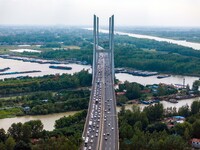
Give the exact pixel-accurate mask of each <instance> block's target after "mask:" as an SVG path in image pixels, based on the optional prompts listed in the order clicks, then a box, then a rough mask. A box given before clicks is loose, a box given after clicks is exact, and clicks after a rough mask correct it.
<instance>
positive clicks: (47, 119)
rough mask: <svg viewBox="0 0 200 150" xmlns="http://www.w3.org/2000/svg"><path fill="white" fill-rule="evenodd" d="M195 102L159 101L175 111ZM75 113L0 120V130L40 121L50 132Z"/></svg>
mask: <svg viewBox="0 0 200 150" xmlns="http://www.w3.org/2000/svg"><path fill="white" fill-rule="evenodd" d="M195 100H200V98H192V99H187V100H180V101H179V102H178V103H176V104H173V103H170V102H166V101H161V103H162V104H163V106H164V108H167V107H176V108H177V110H178V108H180V107H181V106H184V105H188V106H190V105H191V104H192V102H193V101H195ZM133 105H135V104H129V105H126V109H130V110H131V109H132V106H133ZM138 106H139V107H140V108H141V109H143V108H144V107H146V106H148V105H144V104H138ZM120 109H121V107H117V111H118V112H119V111H120ZM75 113H77V111H73V112H65V113H57V114H49V115H38V116H21V117H15V118H5V119H0V128H3V129H4V130H6V131H7V130H8V128H9V127H10V126H11V125H12V124H13V123H18V122H22V123H24V122H27V121H30V120H38V119H39V120H41V121H42V123H43V125H44V129H45V130H49V131H52V130H53V129H54V125H55V121H56V120H58V119H59V118H61V117H64V116H66V117H67V116H69V115H73V114H75Z"/></svg>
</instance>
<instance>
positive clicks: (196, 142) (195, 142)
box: [191, 138, 200, 149]
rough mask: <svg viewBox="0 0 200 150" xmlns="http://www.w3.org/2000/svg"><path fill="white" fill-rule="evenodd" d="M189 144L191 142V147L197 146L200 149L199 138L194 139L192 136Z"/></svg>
mask: <svg viewBox="0 0 200 150" xmlns="http://www.w3.org/2000/svg"><path fill="white" fill-rule="evenodd" d="M191 142H192V143H191V144H192V147H193V148H198V149H200V139H195V138H193V139H192V140H191Z"/></svg>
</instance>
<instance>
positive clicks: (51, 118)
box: [0, 111, 78, 131]
mask: <svg viewBox="0 0 200 150" xmlns="http://www.w3.org/2000/svg"><path fill="white" fill-rule="evenodd" d="M77 112H78V111H72V112H64V113H56V114H48V115H38V116H21V117H15V118H5V119H0V128H3V129H4V130H5V131H7V130H8V128H9V127H10V126H11V125H12V124H13V123H18V122H21V123H24V122H27V121H30V120H41V121H42V123H43V125H44V129H45V130H49V131H51V130H53V129H54V124H55V121H56V120H58V119H60V118H61V117H64V116H66V117H68V116H69V115H74V114H75V113H77Z"/></svg>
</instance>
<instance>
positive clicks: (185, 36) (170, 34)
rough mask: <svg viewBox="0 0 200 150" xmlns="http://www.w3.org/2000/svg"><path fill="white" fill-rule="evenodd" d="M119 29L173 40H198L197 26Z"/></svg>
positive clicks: (199, 33) (199, 35) (199, 36)
mask: <svg viewBox="0 0 200 150" xmlns="http://www.w3.org/2000/svg"><path fill="white" fill-rule="evenodd" d="M118 30H120V31H124V32H127V33H135V34H143V35H152V36H158V37H164V38H170V39H175V40H185V41H191V42H198V43H199V42H200V30H199V28H181V29H180V28H154V27H150V28H132V27H130V28H123V27H122V28H118Z"/></svg>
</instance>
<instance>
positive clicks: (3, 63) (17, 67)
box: [0, 58, 199, 130]
mask: <svg viewBox="0 0 200 150" xmlns="http://www.w3.org/2000/svg"><path fill="white" fill-rule="evenodd" d="M61 65H64V64H61ZM66 66H70V67H72V70H57V69H50V68H49V64H38V63H31V62H23V61H18V60H11V59H3V58H0V68H5V67H10V68H11V69H10V70H8V71H7V72H10V71H30V70H41V71H42V72H39V73H32V74H22V75H9V76H0V79H4V78H9V77H17V76H26V75H29V76H43V75H47V74H56V73H60V74H62V73H69V74H72V73H75V72H79V71H81V70H82V69H89V71H90V72H91V66H89V65H78V64H67V65H66ZM116 78H117V79H119V80H120V81H125V80H127V81H130V82H137V83H140V84H143V85H146V84H154V83H161V82H162V83H167V84H182V83H183V79H185V84H189V85H190V86H192V83H193V82H194V81H195V80H198V79H199V78H198V77H189V76H171V77H168V78H163V79H157V78H156V76H150V77H139V76H133V75H129V74H124V73H119V74H116ZM197 99H198V98H197ZM194 100H196V99H188V100H182V101H179V103H177V104H172V103H169V102H165V101H162V102H161V103H162V104H163V105H164V107H165V108H166V107H174V106H176V107H177V108H179V107H181V106H183V105H185V104H188V105H190V104H191V103H192V102H193V101H194ZM139 106H140V107H141V108H143V107H145V106H146V105H142V104H140V105H139ZM131 107H132V105H127V106H126V108H127V109H130V108H131ZM117 109H118V111H119V110H120V108H119V107H118V108H117ZM74 113H75V112H66V113H58V114H50V115H40V116H22V117H15V118H6V119H0V128H4V129H5V130H7V129H8V128H9V127H10V126H11V124H12V123H17V122H22V123H24V122H26V121H29V120H36V119H40V120H41V121H42V123H43V124H44V129H45V130H53V129H54V124H55V120H57V119H59V118H61V117H63V116H68V115H73V114H74Z"/></svg>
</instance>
